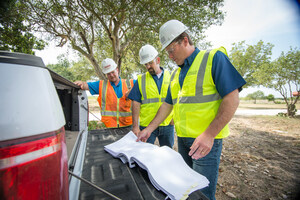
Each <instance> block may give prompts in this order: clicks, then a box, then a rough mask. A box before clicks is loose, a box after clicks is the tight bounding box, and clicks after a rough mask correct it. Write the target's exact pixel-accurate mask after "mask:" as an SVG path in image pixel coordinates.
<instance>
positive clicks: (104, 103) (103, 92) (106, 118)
mask: <svg viewBox="0 0 300 200" xmlns="http://www.w3.org/2000/svg"><path fill="white" fill-rule="evenodd" d="M120 81H122V93H123V96H122V97H121V98H118V97H117V94H116V93H115V91H114V88H113V86H112V85H111V83H110V81H107V80H104V81H103V80H101V81H100V82H99V96H98V99H97V100H98V103H99V106H100V111H101V121H102V122H103V123H104V124H105V126H106V127H107V128H118V127H125V126H130V125H132V113H131V100H130V99H128V98H126V96H125V93H126V92H127V91H128V90H130V89H131V88H132V86H133V80H132V79H130V80H129V79H127V80H125V79H121V80H120Z"/></svg>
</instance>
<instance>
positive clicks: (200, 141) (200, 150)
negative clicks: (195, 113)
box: [189, 132, 214, 160]
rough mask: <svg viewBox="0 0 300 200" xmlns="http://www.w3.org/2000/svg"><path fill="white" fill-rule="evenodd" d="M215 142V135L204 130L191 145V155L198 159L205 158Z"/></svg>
mask: <svg viewBox="0 0 300 200" xmlns="http://www.w3.org/2000/svg"><path fill="white" fill-rule="evenodd" d="M213 144H214V137H211V136H210V135H209V134H207V133H205V132H203V133H202V134H201V135H199V136H198V137H197V138H196V139H195V141H194V143H193V145H192V146H191V147H190V149H191V150H190V152H189V156H191V157H192V158H193V159H196V160H198V159H199V158H203V157H204V156H206V155H207V154H208V153H209V152H210V150H211V148H212V146H213Z"/></svg>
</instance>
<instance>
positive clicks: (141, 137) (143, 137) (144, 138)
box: [136, 128, 151, 142]
mask: <svg viewBox="0 0 300 200" xmlns="http://www.w3.org/2000/svg"><path fill="white" fill-rule="evenodd" d="M150 135H151V132H150V131H148V129H147V128H145V129H143V130H142V131H140V132H139V134H138V135H137V137H138V139H137V140H136V141H137V142H138V141H142V142H147V140H148V138H149V137H150Z"/></svg>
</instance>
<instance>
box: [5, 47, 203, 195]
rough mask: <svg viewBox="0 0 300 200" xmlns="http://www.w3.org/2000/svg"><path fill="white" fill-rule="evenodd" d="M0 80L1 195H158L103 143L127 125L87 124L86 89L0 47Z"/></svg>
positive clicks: (143, 175) (144, 175) (34, 60)
mask: <svg viewBox="0 0 300 200" xmlns="http://www.w3.org/2000/svg"><path fill="white" fill-rule="evenodd" d="M0 82H1V84H0V85H1V86H0V94H1V98H0V99H1V100H0V102H1V103H0V113H1V115H0V130H1V133H0V199H72V200H73V199H103V200H107V199H136V200H140V199H149V200H150V199H151V200H152V199H165V197H166V195H165V194H164V193H163V192H161V191H158V190H157V189H156V188H155V187H154V186H153V185H152V184H151V182H150V180H149V178H148V175H147V172H146V171H145V170H143V169H141V168H140V167H138V166H137V167H134V168H129V166H128V165H126V164H123V163H122V162H121V160H119V159H115V158H113V157H112V156H111V155H110V154H108V153H107V152H105V151H104V148H103V147H104V146H105V145H107V144H110V143H112V142H114V141H116V140H118V139H120V138H121V137H123V136H124V135H125V134H127V133H128V132H129V131H130V129H129V128H113V129H99V130H88V121H89V119H88V116H89V109H88V98H87V95H86V93H85V91H82V90H80V88H79V87H78V86H76V85H75V84H73V83H72V82H71V81H69V80H67V79H65V78H63V77H62V76H60V75H58V74H56V73H55V72H53V71H51V70H49V69H48V68H46V67H45V65H44V63H43V61H42V59H41V58H39V57H36V56H32V55H27V54H21V53H11V52H3V51H2V52H1V51H0ZM69 134H75V135H77V139H76V141H74V142H73V144H72V145H71V146H73V148H72V150H70V149H67V146H69V144H68V143H70V142H72V141H68V135H69ZM66 138H67V139H66ZM68 150H69V152H67V151H68ZM188 199H207V198H206V197H205V196H204V195H203V194H202V193H201V192H200V191H195V192H193V193H192V194H190V195H189V197H188Z"/></svg>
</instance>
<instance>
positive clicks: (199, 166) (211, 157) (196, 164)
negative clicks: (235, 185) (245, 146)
mask: <svg viewBox="0 0 300 200" xmlns="http://www.w3.org/2000/svg"><path fill="white" fill-rule="evenodd" d="M194 140H195V138H184V137H178V152H179V153H180V154H181V156H182V157H183V159H184V160H185V162H186V163H187V164H188V165H189V166H190V167H191V168H192V169H194V170H195V171H196V172H198V173H199V174H202V175H203V176H205V177H206V178H207V179H208V180H209V186H208V187H206V188H203V189H202V190H201V192H202V193H203V194H204V195H206V196H207V197H208V198H209V199H211V200H215V199H216V198H215V193H216V187H217V181H218V174H219V164H220V157H221V152H222V144H223V140H222V139H215V140H214V145H213V147H212V149H211V151H210V152H209V153H208V154H207V155H206V156H205V157H204V158H200V159H198V160H195V159H192V157H190V156H189V151H190V147H191V146H192V144H193V142H194Z"/></svg>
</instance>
